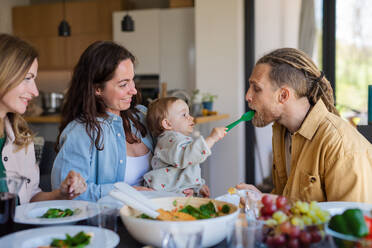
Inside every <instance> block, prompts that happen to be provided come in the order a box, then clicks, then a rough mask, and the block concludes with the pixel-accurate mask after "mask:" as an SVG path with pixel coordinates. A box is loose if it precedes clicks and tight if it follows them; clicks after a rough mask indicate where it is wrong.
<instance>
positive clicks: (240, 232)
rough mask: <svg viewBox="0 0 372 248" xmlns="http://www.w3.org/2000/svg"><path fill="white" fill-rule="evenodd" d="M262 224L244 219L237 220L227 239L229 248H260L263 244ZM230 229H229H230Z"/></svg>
mask: <svg viewBox="0 0 372 248" xmlns="http://www.w3.org/2000/svg"><path fill="white" fill-rule="evenodd" d="M262 227H263V222H261V221H249V220H247V219H244V218H238V219H237V220H236V221H235V223H234V225H233V227H232V231H231V235H230V237H228V238H227V243H228V247H229V248H261V247H265V245H264V244H263V242H262V241H263V235H262ZM230 228H231V227H230Z"/></svg>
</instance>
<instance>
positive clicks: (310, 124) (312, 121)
mask: <svg viewBox="0 0 372 248" xmlns="http://www.w3.org/2000/svg"><path fill="white" fill-rule="evenodd" d="M309 111H310V112H309V114H308V115H307V116H306V118H305V120H304V122H303V123H302V125H301V127H300V129H299V130H298V131H297V132H295V134H300V135H302V136H303V137H305V138H306V139H308V140H311V139H312V138H313V136H314V134H315V132H316V130H317V129H318V128H319V126H320V124H321V122H322V121H323V119H324V117H325V116H326V115H327V114H328V113H329V111H328V109H327V107H326V106H325V104H324V103H323V101H322V99H319V100H318V102H317V103H316V104H315V105H314V106H313V107H312V108H311V109H310V110H309ZM273 129H278V130H281V131H280V132H279V135H284V133H285V130H286V128H285V127H284V126H282V125H281V124H279V123H277V122H275V123H274V125H273Z"/></svg>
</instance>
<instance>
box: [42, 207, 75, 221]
mask: <svg viewBox="0 0 372 248" xmlns="http://www.w3.org/2000/svg"><path fill="white" fill-rule="evenodd" d="M76 210H77V209H76ZM76 210H75V211H76ZM72 215H74V211H72V210H71V209H69V208H66V209H65V210H62V209H59V208H49V209H48V211H46V213H45V214H43V215H42V216H41V218H48V219H52V218H63V217H67V216H72Z"/></svg>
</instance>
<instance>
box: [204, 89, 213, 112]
mask: <svg viewBox="0 0 372 248" xmlns="http://www.w3.org/2000/svg"><path fill="white" fill-rule="evenodd" d="M216 98H217V95H213V94H211V93H204V94H203V98H202V103H203V108H204V109H208V110H209V111H212V110H213V102H214V100H215V99H216Z"/></svg>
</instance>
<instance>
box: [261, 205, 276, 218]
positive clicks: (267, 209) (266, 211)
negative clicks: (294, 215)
mask: <svg viewBox="0 0 372 248" xmlns="http://www.w3.org/2000/svg"><path fill="white" fill-rule="evenodd" d="M275 211H276V205H274V204H269V205H264V206H263V207H262V208H261V214H262V215H263V216H272V215H273V213H275Z"/></svg>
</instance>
